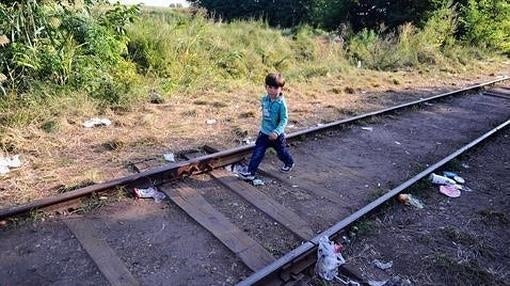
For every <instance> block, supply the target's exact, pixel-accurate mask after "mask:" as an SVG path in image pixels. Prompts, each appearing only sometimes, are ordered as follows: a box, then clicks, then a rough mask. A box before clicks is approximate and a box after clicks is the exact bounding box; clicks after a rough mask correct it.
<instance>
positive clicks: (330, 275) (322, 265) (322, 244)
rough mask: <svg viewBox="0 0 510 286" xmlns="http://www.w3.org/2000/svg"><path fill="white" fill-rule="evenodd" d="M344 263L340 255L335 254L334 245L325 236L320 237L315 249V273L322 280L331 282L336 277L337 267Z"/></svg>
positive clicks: (338, 253)
mask: <svg viewBox="0 0 510 286" xmlns="http://www.w3.org/2000/svg"><path fill="white" fill-rule="evenodd" d="M344 263H345V259H344V258H343V257H342V254H341V253H340V252H335V244H334V243H333V242H331V241H330V240H329V238H328V237H327V236H323V237H321V238H320V239H319V247H318V248H317V264H315V273H316V274H317V275H319V277H321V278H322V279H325V280H327V281H331V280H333V279H335V277H336V276H337V273H338V267H339V266H340V265H342V264H344Z"/></svg>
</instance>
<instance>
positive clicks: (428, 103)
mask: <svg viewBox="0 0 510 286" xmlns="http://www.w3.org/2000/svg"><path fill="white" fill-rule="evenodd" d="M423 104H425V105H427V106H433V105H434V104H432V103H430V102H425V103H423Z"/></svg>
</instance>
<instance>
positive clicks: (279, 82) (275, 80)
mask: <svg viewBox="0 0 510 286" xmlns="http://www.w3.org/2000/svg"><path fill="white" fill-rule="evenodd" d="M266 85H268V86H274V87H283V86H284V85H285V78H283V75H282V74H281V73H270V74H268V75H267V76H266Z"/></svg>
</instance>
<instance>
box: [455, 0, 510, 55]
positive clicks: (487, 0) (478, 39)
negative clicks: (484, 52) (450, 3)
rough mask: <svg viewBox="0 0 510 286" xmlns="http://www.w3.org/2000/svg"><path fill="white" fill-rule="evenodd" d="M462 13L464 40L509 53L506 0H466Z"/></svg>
mask: <svg viewBox="0 0 510 286" xmlns="http://www.w3.org/2000/svg"><path fill="white" fill-rule="evenodd" d="M462 14H463V17H462V25H463V29H464V39H465V40H466V41H468V42H469V43H471V44H474V45H477V46H479V47H483V48H491V49H496V50H499V51H502V52H504V53H506V54H508V55H510V3H509V2H508V1H507V0H476V1H475V0H468V2H467V4H466V6H464V7H463V9H462Z"/></svg>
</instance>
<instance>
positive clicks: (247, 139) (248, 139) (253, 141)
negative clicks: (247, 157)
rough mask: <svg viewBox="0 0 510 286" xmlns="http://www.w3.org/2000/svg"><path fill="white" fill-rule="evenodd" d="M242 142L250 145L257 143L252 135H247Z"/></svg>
mask: <svg viewBox="0 0 510 286" xmlns="http://www.w3.org/2000/svg"><path fill="white" fill-rule="evenodd" d="M241 143H242V144H243V145H250V144H253V143H255V140H253V139H252V138H251V137H246V138H244V139H243V140H242V141H241Z"/></svg>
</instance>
